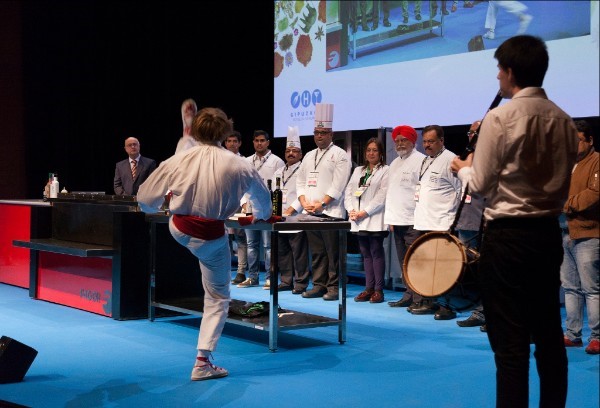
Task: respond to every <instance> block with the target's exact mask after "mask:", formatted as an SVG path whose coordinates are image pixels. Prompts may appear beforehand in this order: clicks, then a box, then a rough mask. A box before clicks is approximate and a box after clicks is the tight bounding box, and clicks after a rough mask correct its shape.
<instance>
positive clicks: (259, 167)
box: [252, 151, 271, 171]
mask: <svg viewBox="0 0 600 408" xmlns="http://www.w3.org/2000/svg"><path fill="white" fill-rule="evenodd" d="M269 156H271V152H270V151H269V153H268V154H267V155H266V156H265V157H262V158H261V157H258V156H256V153H255V154H254V158H253V159H252V164H254V162H255V161H256V160H257V159H258V161H260V166H258V168H257V169H256V171H260V169H262V166H263V165H264V164H265V163H266V161H267V160H269ZM254 167H256V166H254Z"/></svg>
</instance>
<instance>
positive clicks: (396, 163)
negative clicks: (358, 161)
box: [383, 125, 425, 307]
mask: <svg viewBox="0 0 600 408" xmlns="http://www.w3.org/2000/svg"><path fill="white" fill-rule="evenodd" d="M392 139H393V140H394V143H395V147H396V153H398V157H396V158H395V159H394V160H393V161H392V164H391V165H390V169H389V172H388V173H389V176H388V185H389V186H393V188H388V189H387V192H386V193H387V194H386V198H385V213H384V216H383V222H384V223H385V224H388V225H389V226H390V229H391V230H392V232H393V234H394V243H395V245H396V254H397V255H398V261H399V262H400V267H401V268H402V263H403V261H404V256H405V255H406V251H407V250H408V247H410V246H411V245H412V243H413V242H414V241H415V240H416V239H417V238H418V237H419V235H420V232H418V231H415V229H414V228H413V226H414V216H415V192H416V190H415V189H416V186H417V184H418V183H419V170H420V169H421V164H422V162H423V159H424V158H425V155H424V154H423V153H421V152H419V151H417V150H416V149H415V144H416V143H417V132H416V131H415V129H413V128H412V127H410V126H406V125H402V126H396V127H395V128H394V130H393V131H392ZM403 276H404V275H403ZM413 295H414V292H413V291H412V290H411V289H410V288H407V289H406V292H405V293H404V295H403V296H402V298H401V299H400V300H397V301H394V302H388V305H390V306H391V307H407V306H410V305H411V304H412V303H413Z"/></svg>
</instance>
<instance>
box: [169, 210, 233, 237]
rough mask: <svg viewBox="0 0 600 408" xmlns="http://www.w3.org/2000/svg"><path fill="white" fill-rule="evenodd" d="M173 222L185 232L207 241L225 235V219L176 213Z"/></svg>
mask: <svg viewBox="0 0 600 408" xmlns="http://www.w3.org/2000/svg"><path fill="white" fill-rule="evenodd" d="M173 224H175V226H176V227H177V229H178V230H179V231H181V232H183V233H184V234H186V235H189V236H191V237H194V238H199V239H203V240H205V241H212V240H213V239H217V238H221V237H222V236H223V235H225V221H223V220H212V219H210V218H202V217H196V216H195V215H180V214H174V215H173Z"/></svg>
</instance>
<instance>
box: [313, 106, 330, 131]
mask: <svg viewBox="0 0 600 408" xmlns="http://www.w3.org/2000/svg"><path fill="white" fill-rule="evenodd" d="M315 127H322V128H328V129H332V128H333V104H332V103H317V105H316V107H315Z"/></svg>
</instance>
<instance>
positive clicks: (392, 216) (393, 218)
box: [383, 149, 425, 225]
mask: <svg viewBox="0 0 600 408" xmlns="http://www.w3.org/2000/svg"><path fill="white" fill-rule="evenodd" d="M424 158H425V155H424V154H423V153H421V152H419V151H417V150H416V149H413V150H412V152H410V154H409V155H407V156H404V157H396V158H395V159H394V161H392V164H390V170H389V175H388V186H389V188H388V189H387V196H386V198H385V215H384V217H383V221H384V222H385V223H386V224H388V225H414V223H415V221H414V220H415V186H416V185H417V183H418V182H419V170H420V169H421V163H422V162H423V159H424Z"/></svg>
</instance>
